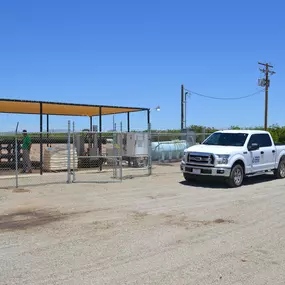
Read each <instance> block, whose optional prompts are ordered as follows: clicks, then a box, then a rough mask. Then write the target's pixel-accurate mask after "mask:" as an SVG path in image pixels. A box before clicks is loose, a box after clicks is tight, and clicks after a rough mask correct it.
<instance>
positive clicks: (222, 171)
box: [180, 161, 231, 177]
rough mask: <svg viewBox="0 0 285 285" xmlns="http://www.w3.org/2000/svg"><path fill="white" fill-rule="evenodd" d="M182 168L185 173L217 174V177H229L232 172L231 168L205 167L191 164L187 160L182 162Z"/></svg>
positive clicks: (199, 174) (198, 174)
mask: <svg viewBox="0 0 285 285" xmlns="http://www.w3.org/2000/svg"><path fill="white" fill-rule="evenodd" d="M180 170H181V171H182V172H185V173H189V174H193V175H197V176H213V177H214V176H215V177H217V176H218V177H229V176H230V174H231V169H230V168H225V167H203V166H198V165H195V166H194V165H189V164H187V163H185V162H183V161H182V162H181V164H180Z"/></svg>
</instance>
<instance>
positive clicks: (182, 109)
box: [181, 84, 184, 131]
mask: <svg viewBox="0 0 285 285" xmlns="http://www.w3.org/2000/svg"><path fill="white" fill-rule="evenodd" d="M183 129H184V85H183V84H182V85H181V131H182V130H183Z"/></svg>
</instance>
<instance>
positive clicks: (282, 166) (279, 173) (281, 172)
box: [274, 156, 285, 179]
mask: <svg viewBox="0 0 285 285" xmlns="http://www.w3.org/2000/svg"><path fill="white" fill-rule="evenodd" d="M274 176H275V177H276V178H277V179H282V178H285V157H284V156H283V157H281V159H280V161H279V164H278V168H277V169H275V170H274Z"/></svg>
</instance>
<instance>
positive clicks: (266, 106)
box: [258, 62, 276, 131]
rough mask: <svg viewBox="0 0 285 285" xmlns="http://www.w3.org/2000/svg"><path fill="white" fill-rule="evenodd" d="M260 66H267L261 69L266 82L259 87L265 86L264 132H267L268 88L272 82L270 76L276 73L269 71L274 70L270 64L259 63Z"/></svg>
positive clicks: (262, 81) (261, 82)
mask: <svg viewBox="0 0 285 285" xmlns="http://www.w3.org/2000/svg"><path fill="white" fill-rule="evenodd" d="M258 64H259V65H263V66H265V69H264V68H260V69H259V70H260V71H261V72H263V73H265V82H264V79H263V80H261V81H260V83H259V85H260V86H263V87H264V86H265V106H264V130H265V131H266V130H267V121H268V88H269V84H270V80H269V74H270V75H273V74H275V73H276V72H274V71H272V70H269V68H273V66H272V65H269V64H268V63H261V62H258Z"/></svg>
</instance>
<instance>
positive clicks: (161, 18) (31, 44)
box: [0, 0, 285, 131]
mask: <svg viewBox="0 0 285 285" xmlns="http://www.w3.org/2000/svg"><path fill="white" fill-rule="evenodd" d="M283 2H284V1H282V0H279V1H276V0H275V1H274V0H273V1H270V2H268V1H260V0H259V1H253V0H252V1H244V0H241V1H228V0H227V1H226V0H224V1H212V0H208V1H189V0H183V1H182V0H177V1H169V0H164V1H163V0H160V1H159V0H155V1H154V0H152V1H150V0H144V1H131V0H128V1H126V0H122V1H115V0H113V1H95V0H93V1H91V0H82V1H73V0H68V1H67V0H60V1H58V0H57V1H55V0H49V1H38V0H35V1H31V0H27V1H1V2H0V33H1V45H0V97H1V98H14V99H29V100H34V99H36V100H45V101H64V102H73V103H90V104H104V105H123V106H139V107H140V106H141V107H150V108H153V107H156V106H157V105H160V107H161V111H160V112H152V127H153V128H158V129H159V128H160V129H162V128H179V127H180V85H181V84H182V83H183V84H184V85H185V87H186V88H188V89H190V90H193V91H195V92H198V93H202V94H206V95H209V96H218V97H236V96H244V95H247V94H251V93H253V92H255V91H257V90H258V86H257V79H258V78H259V76H260V72H259V69H258V64H257V62H258V61H268V62H270V63H272V64H273V65H274V69H275V71H276V75H274V76H273V77H272V78H271V87H270V90H269V124H273V123H278V124H280V125H285V116H284V115H283V114H284V111H283V110H284V109H283V107H282V106H284V104H285V96H284V90H285V87H284V85H283V81H284V78H285V64H284V60H285V53H284V50H285V37H284V29H285V18H284V9H285V4H284V3H283ZM188 102H189V103H188V106H187V123H188V124H198V125H207V126H214V127H218V128H226V127H229V126H231V125H242V126H254V125H262V124H263V116H264V95H263V93H261V94H258V95H255V96H253V97H250V98H247V99H243V100H237V101H219V100H210V99H206V98H201V97H198V96H195V95H192V96H191V99H190V100H189V101H188ZM131 118H132V128H135V129H144V128H145V127H146V124H145V122H146V116H145V114H143V113H142V114H134V115H132V117H131ZM68 119H71V120H73V119H74V120H75V121H76V126H77V128H79V129H80V128H85V127H88V125H89V120H88V118H69V117H68V118H67V117H52V118H51V128H52V129H64V128H66V125H67V120H68ZM17 121H19V122H20V128H28V129H33V130H38V129H39V128H38V122H39V118H38V116H23V115H21V116H19V115H7V114H0V122H1V124H0V126H1V129H0V131H6V130H11V129H14V126H15V124H16V122H17ZM120 121H122V122H123V126H124V128H125V127H126V116H125V115H123V116H116V122H117V125H119V123H120ZM94 122H95V123H96V120H94ZM103 123H104V129H105V130H106V129H111V128H112V117H106V118H104V120H103Z"/></svg>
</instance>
